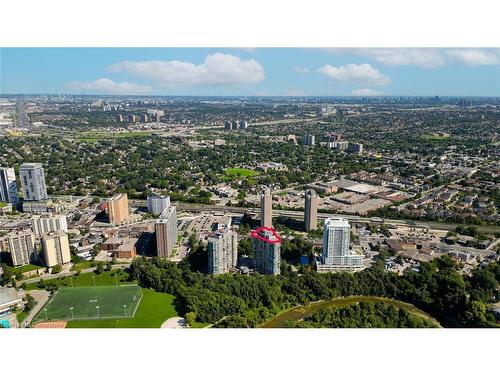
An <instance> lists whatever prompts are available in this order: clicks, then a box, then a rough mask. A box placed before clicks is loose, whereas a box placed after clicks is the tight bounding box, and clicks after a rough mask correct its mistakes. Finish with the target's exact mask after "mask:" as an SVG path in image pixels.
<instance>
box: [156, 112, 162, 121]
mask: <svg viewBox="0 0 500 375" xmlns="http://www.w3.org/2000/svg"><path fill="white" fill-rule="evenodd" d="M160 119H161V115H160V112H156V113H155V121H156V122H160Z"/></svg>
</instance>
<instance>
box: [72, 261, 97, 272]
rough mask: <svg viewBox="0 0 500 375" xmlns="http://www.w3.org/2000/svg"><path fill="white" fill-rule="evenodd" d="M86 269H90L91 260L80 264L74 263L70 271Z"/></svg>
mask: <svg viewBox="0 0 500 375" xmlns="http://www.w3.org/2000/svg"><path fill="white" fill-rule="evenodd" d="M87 268H92V261H91V260H83V261H81V262H78V263H74V264H73V267H71V271H78V270H84V269H87Z"/></svg>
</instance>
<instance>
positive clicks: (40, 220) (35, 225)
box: [31, 214, 68, 236]
mask: <svg viewBox="0 0 500 375" xmlns="http://www.w3.org/2000/svg"><path fill="white" fill-rule="evenodd" d="M31 225H32V229H33V233H35V235H36V236H41V235H42V234H45V233H50V232H57V231H59V230H62V231H64V232H67V231H68V221H67V220H66V216H65V215H52V214H48V215H42V216H37V215H35V216H33V217H32V218H31Z"/></svg>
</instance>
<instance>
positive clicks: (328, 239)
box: [316, 218, 364, 272]
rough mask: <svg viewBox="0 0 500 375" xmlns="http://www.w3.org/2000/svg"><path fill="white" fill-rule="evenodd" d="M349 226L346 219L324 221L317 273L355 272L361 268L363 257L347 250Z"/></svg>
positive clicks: (349, 234)
mask: <svg viewBox="0 0 500 375" xmlns="http://www.w3.org/2000/svg"><path fill="white" fill-rule="evenodd" d="M350 237H351V226H350V225H349V222H348V221H347V220H346V219H331V218H329V219H326V220H325V224H324V226H323V252H322V256H321V262H317V264H316V267H317V271H318V272H335V271H357V270H360V269H362V268H363V258H364V257H363V255H356V254H353V253H352V252H351V251H350V250H349V241H350Z"/></svg>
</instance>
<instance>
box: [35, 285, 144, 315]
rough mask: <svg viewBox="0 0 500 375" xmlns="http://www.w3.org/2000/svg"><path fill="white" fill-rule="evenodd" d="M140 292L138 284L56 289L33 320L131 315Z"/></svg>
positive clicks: (138, 299)
mask: <svg viewBox="0 0 500 375" xmlns="http://www.w3.org/2000/svg"><path fill="white" fill-rule="evenodd" d="M141 296H142V292H141V288H140V287H138V286H137V285H122V286H90V287H74V288H71V287H65V288H61V289H59V291H58V292H57V293H56V294H55V296H54V297H52V299H51V300H50V301H49V302H48V303H47V305H46V306H45V308H43V309H42V310H41V311H40V313H39V314H38V316H37V317H36V318H35V321H46V320H81V319H86V320H87V319H111V318H132V317H133V316H134V314H135V311H136V310H137V306H139V302H140V300H141Z"/></svg>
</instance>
